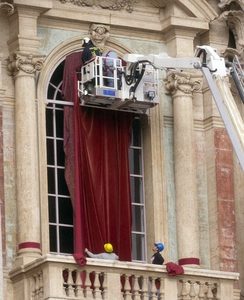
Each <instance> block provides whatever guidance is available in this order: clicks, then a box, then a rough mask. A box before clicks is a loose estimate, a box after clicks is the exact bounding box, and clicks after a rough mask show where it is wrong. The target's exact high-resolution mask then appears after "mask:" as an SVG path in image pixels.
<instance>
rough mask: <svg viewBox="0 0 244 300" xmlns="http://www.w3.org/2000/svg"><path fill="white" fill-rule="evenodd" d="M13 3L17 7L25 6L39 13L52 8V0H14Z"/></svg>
mask: <svg viewBox="0 0 244 300" xmlns="http://www.w3.org/2000/svg"><path fill="white" fill-rule="evenodd" d="M14 4H15V6H17V7H26V8H28V7H29V8H31V9H32V10H33V9H35V10H37V11H38V12H39V13H43V12H45V11H48V10H50V9H52V8H53V1H52V0H41V1H40V0H32V1H28V0H14Z"/></svg>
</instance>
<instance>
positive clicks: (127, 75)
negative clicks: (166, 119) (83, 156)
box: [78, 46, 244, 171]
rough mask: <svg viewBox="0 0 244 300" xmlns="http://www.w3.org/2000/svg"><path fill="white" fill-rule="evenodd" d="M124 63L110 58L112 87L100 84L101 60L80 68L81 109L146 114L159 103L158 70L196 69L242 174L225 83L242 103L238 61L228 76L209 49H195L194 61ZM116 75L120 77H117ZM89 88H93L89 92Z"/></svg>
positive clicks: (243, 140) (241, 147) (242, 145)
mask: <svg viewBox="0 0 244 300" xmlns="http://www.w3.org/2000/svg"><path fill="white" fill-rule="evenodd" d="M118 61H119V62H118ZM123 61H124V62H125V63H126V65H125V66H123V64H122V60H113V59H112V58H111V63H112V65H113V70H114V71H113V72H114V73H113V74H112V76H111V77H112V78H114V80H115V81H114V84H113V87H108V86H106V85H104V84H103V81H104V79H103V78H102V76H103V68H104V62H103V58H101V57H99V58H96V59H95V60H94V61H92V62H90V63H88V64H87V65H85V66H83V67H82V68H81V80H80V81H78V91H79V92H78V93H79V97H80V101H81V105H85V106H92V107H98V108H105V109H114V110H121V111H128V112H135V113H146V112H148V110H149V109H151V108H153V107H154V106H156V105H157V104H158V103H159V92H158V80H159V79H158V70H159V69H161V70H169V69H171V70H175V71H183V70H186V69H191V70H192V69H199V70H201V71H202V73H203V75H204V77H205V79H206V81H207V83H208V85H209V88H210V90H211V93H212V95H213V98H214V100H215V103H216V105H217V108H218V110H219V113H220V116H221V118H222V120H223V123H224V125H225V127H226V130H227V132H228V135H229V138H230V140H231V142H232V145H233V148H234V150H235V153H236V155H237V158H238V161H239V163H240V165H241V167H242V170H243V171H244V123H243V120H242V118H241V115H240V112H239V110H238V108H237V106H236V103H235V100H234V98H233V96H232V94H231V92H230V88H229V87H228V83H227V80H226V79H227V76H228V75H229V74H231V75H232V76H233V78H234V81H235V83H236V85H237V88H238V91H239V93H240V96H241V98H242V100H243V99H244V84H243V72H242V69H241V65H240V63H239V61H238V59H237V58H235V60H234V61H233V63H232V64H231V67H230V68H229V73H227V68H226V64H225V61H224V58H222V57H219V56H218V54H217V53H216V51H215V50H214V49H213V48H212V47H210V46H197V48H196V51H195V55H194V57H183V58H172V57H169V56H168V55H167V54H166V53H161V54H159V55H155V54H150V55H148V56H143V55H139V54H125V55H124V57H123ZM118 72H120V75H121V76H118ZM110 79H111V78H110ZM118 79H119V89H118V84H117V81H118ZM92 82H93V84H92ZM94 82H95V84H94ZM90 85H92V87H91V88H90V87H89V86H90Z"/></svg>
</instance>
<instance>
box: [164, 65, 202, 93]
mask: <svg viewBox="0 0 244 300" xmlns="http://www.w3.org/2000/svg"><path fill="white" fill-rule="evenodd" d="M201 77H202V76H200V75H199V74H196V73H191V72H172V71H170V72H168V74H167V77H166V78H165V79H164V82H165V94H166V95H169V94H172V95H173V96H176V95H179V94H180V95H183V94H188V95H192V93H193V92H200V91H201V89H202V85H203V80H202V79H201Z"/></svg>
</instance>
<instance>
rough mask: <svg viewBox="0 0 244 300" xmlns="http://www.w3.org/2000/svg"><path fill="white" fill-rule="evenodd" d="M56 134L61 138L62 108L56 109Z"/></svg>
mask: <svg viewBox="0 0 244 300" xmlns="http://www.w3.org/2000/svg"><path fill="white" fill-rule="evenodd" d="M56 136H57V137H59V138H63V110H56Z"/></svg>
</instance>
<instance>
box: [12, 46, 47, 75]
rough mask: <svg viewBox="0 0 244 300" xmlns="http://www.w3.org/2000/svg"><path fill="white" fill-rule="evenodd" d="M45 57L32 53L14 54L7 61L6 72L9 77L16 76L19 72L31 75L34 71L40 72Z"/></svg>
mask: <svg viewBox="0 0 244 300" xmlns="http://www.w3.org/2000/svg"><path fill="white" fill-rule="evenodd" d="M44 57H45V56H43V55H37V54H32V53H22V52H18V51H17V52H15V53H13V54H12V55H10V56H9V57H8V59H7V62H8V63H7V71H8V74H9V75H10V76H11V75H12V76H16V75H18V74H19V71H21V72H22V73H25V74H28V75H32V74H34V73H35V72H36V71H41V69H42V66H43V59H44Z"/></svg>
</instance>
